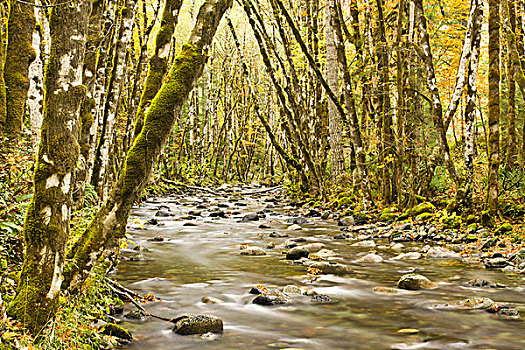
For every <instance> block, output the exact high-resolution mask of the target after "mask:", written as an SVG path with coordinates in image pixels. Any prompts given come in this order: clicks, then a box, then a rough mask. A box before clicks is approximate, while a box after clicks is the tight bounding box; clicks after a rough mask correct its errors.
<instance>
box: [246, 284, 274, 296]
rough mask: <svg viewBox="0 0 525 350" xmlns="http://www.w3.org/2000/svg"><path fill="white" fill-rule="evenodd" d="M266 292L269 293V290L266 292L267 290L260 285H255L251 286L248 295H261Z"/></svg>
mask: <svg viewBox="0 0 525 350" xmlns="http://www.w3.org/2000/svg"><path fill="white" fill-rule="evenodd" d="M268 292H269V290H268V288H266V286H264V285H262V284H257V285H255V286H253V287H252V288H251V289H250V291H249V292H248V293H250V294H263V293H268Z"/></svg>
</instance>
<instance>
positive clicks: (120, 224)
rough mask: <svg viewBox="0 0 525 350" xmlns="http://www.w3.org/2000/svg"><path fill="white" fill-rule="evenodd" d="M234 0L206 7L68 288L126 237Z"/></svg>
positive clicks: (77, 248)
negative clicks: (131, 216)
mask: <svg viewBox="0 0 525 350" xmlns="http://www.w3.org/2000/svg"><path fill="white" fill-rule="evenodd" d="M231 5H232V0H208V1H206V2H205V3H204V5H202V7H201V9H200V11H199V14H198V16H197V20H196V24H195V27H194V28H193V31H192V33H191V35H190V39H189V41H188V43H186V44H185V45H184V46H183V47H182V50H181V52H180V53H179V55H178V56H177V58H176V59H175V61H174V63H173V65H172V67H171V69H170V72H169V75H168V78H167V79H166V82H165V83H164V84H163V85H162V87H161V88H160V90H159V92H158V93H157V95H156V96H155V98H154V99H153V100H152V102H151V105H150V107H149V108H148V111H147V112H146V116H145V119H144V126H143V128H142V131H141V132H140V134H139V135H138V136H137V138H136V139H135V141H134V143H133V146H132V147H131V148H130V150H129V152H128V154H127V156H126V161H125V163H124V169H123V173H122V175H121V176H120V178H119V180H118V182H117V183H116V184H115V186H114V187H113V190H112V191H111V194H110V196H109V197H108V199H107V200H106V201H105V203H104V204H103V206H102V208H101V209H100V210H99V212H98V213H97V215H96V216H95V218H94V219H93V221H92V222H91V223H90V225H89V226H88V228H87V229H86V231H85V232H84V233H83V238H82V239H81V240H80V241H79V242H80V243H79V244H76V245H74V247H73V250H72V252H71V256H72V261H71V264H69V265H68V269H67V271H66V275H65V280H64V283H65V286H68V287H70V288H71V289H73V290H75V289H77V288H79V287H80V286H81V285H82V283H83V282H84V280H85V278H86V277H87V276H88V274H89V272H90V271H91V269H92V268H93V266H94V265H95V264H96V263H97V261H99V259H100V258H101V257H102V256H107V255H108V254H111V252H112V251H113V249H114V248H115V247H118V245H119V242H120V239H122V238H123V237H124V235H125V233H126V224H127V220H128V217H129V213H130V210H131V206H132V205H133V203H134V202H135V201H136V200H137V199H138V197H139V195H140V193H141V192H142V190H143V189H144V187H145V186H146V184H147V181H148V178H149V176H150V174H151V171H152V169H153V167H154V165H155V164H156V163H157V160H158V157H159V155H160V153H161V151H162V149H163V147H164V145H165V143H166V141H167V139H168V136H169V135H170V131H171V128H172V126H173V124H174V123H175V120H176V118H177V117H178V116H179V114H180V112H181V110H182V105H183V104H184V102H186V100H187V98H188V95H189V93H190V91H191V90H192V89H193V86H194V84H195V83H196V81H197V79H198V78H199V77H200V76H201V75H202V72H203V69H204V65H205V63H206V57H207V51H208V48H209V46H210V44H211V41H212V39H213V37H214V35H215V32H216V30H217V26H218V25H219V22H220V20H221V18H222V16H223V14H224V13H225V11H226V10H227V9H228V8H230V7H231Z"/></svg>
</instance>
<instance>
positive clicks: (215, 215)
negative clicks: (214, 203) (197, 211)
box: [210, 211, 226, 218]
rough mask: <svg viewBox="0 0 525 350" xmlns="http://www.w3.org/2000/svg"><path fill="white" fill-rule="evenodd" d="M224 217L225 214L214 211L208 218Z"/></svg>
mask: <svg viewBox="0 0 525 350" xmlns="http://www.w3.org/2000/svg"><path fill="white" fill-rule="evenodd" d="M225 216H226V213H225V212H223V211H214V212H212V213H210V218H223V217H225Z"/></svg>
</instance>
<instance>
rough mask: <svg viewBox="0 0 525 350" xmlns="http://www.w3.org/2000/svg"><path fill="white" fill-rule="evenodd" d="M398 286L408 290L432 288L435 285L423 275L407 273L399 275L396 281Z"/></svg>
mask: <svg viewBox="0 0 525 350" xmlns="http://www.w3.org/2000/svg"><path fill="white" fill-rule="evenodd" d="M397 286H398V288H401V289H408V290H419V289H433V288H436V285H435V284H434V283H432V282H430V280H429V279H428V278H426V277H425V276H423V275H416V274H412V273H411V274H407V275H403V276H401V278H400V279H399V281H398V282H397Z"/></svg>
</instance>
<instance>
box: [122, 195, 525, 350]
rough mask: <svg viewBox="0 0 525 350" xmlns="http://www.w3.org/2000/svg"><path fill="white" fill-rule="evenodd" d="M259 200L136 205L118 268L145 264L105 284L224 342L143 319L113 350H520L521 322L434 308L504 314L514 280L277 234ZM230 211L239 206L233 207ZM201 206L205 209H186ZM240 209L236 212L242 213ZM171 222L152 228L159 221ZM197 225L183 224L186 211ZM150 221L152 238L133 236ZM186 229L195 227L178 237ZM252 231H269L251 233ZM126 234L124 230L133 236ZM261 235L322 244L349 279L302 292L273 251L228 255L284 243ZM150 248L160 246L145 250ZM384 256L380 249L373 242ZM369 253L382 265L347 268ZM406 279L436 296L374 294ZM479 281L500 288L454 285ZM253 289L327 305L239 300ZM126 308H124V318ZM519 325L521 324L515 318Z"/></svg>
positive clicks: (323, 238)
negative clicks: (499, 305) (455, 305)
mask: <svg viewBox="0 0 525 350" xmlns="http://www.w3.org/2000/svg"><path fill="white" fill-rule="evenodd" d="M272 198H274V197H272V196H271V195H270V194H258V195H244V196H242V198H241V199H234V200H231V199H229V198H228V196H227V195H224V196H216V195H210V194H200V193H199V195H198V196H193V197H190V196H173V197H168V198H155V199H152V200H149V201H147V202H145V203H142V204H141V205H140V206H139V207H137V208H135V209H134V211H133V216H132V218H131V219H130V229H129V230H128V233H129V234H130V235H131V238H130V240H131V242H130V243H129V248H130V249H129V250H124V253H123V255H124V257H131V256H134V255H136V252H134V251H132V250H131V248H133V247H134V246H135V245H140V246H142V247H145V248H147V251H146V252H144V253H142V254H143V255H144V257H145V258H146V260H144V261H132V260H123V261H122V262H121V263H120V265H119V268H118V270H119V272H118V273H117V274H116V275H115V276H113V278H115V279H116V280H117V281H118V282H120V283H122V284H123V285H125V286H126V287H128V288H130V289H133V290H135V291H137V292H140V293H142V294H144V293H153V294H154V295H155V296H157V297H158V298H160V299H162V300H161V301H155V302H150V303H148V304H147V305H145V307H146V308H147V310H148V311H149V312H151V313H152V314H155V315H159V316H164V317H168V318H173V317H176V316H179V315H183V314H213V315H215V316H219V317H221V318H222V319H223V321H224V332H223V333H222V334H221V335H219V336H218V337H217V338H216V339H215V340H206V339H203V338H201V337H200V336H199V335H190V336H182V335H178V334H175V333H174V332H172V330H171V329H172V326H173V325H172V324H170V323H167V322H164V321H161V320H158V319H155V318H148V319H147V320H145V321H131V320H126V319H123V320H124V322H123V324H122V325H123V326H124V327H125V328H127V329H129V330H130V331H131V332H132V333H133V336H134V339H135V340H134V341H133V342H132V343H130V344H128V345H125V346H123V348H124V349H137V350H138V349H148V350H149V349H250V350H256V349H285V348H295V349H498V350H499V349H525V322H521V321H512V320H502V319H500V318H499V317H498V316H497V315H493V314H489V313H487V312H485V311H481V310H455V309H452V308H447V307H446V304H447V303H450V302H453V301H457V300H461V299H465V298H473V297H488V298H490V299H492V300H494V301H496V302H509V303H512V304H513V305H514V306H515V307H517V308H518V310H522V311H523V308H524V305H525V283H524V282H525V278H524V276H523V275H511V274H503V273H501V272H497V271H490V270H485V269H483V268H482V267H481V266H479V265H472V264H466V263H463V262H460V261H455V260H431V259H419V260H410V261H397V260H390V258H392V257H394V256H395V255H397V254H398V253H400V252H399V251H395V252H394V251H391V250H381V249H377V248H360V247H352V246H351V243H354V241H349V240H334V239H333V236H334V235H336V234H338V233H340V230H339V229H340V227H337V225H336V224H335V222H333V221H329V220H326V221H325V220H320V219H315V218H309V219H308V220H309V223H308V224H304V225H302V227H303V229H302V230H301V231H287V230H286V227H287V226H289V225H288V224H279V223H276V222H275V221H274V222H273V223H270V222H271V221H272V220H274V219H279V220H281V221H283V222H286V220H287V219H289V218H290V216H289V215H286V214H285V213H286V212H287V211H286V209H290V207H288V208H287V207H285V206H284V204H283V205H280V204H279V203H272V202H269V200H272ZM239 203H240V204H239ZM219 204H227V205H228V206H229V207H228V208H220V209H221V210H224V211H226V212H232V213H235V212H239V213H238V214H231V215H228V216H227V217H225V218H211V217H209V213H210V212H213V211H216V210H218V209H219V208H218V207H217V206H218V205H219ZM199 205H201V208H202V205H205V206H206V208H207V209H197V206H199ZM244 205H246V206H244ZM268 206H270V207H275V208H274V209H273V210H274V211H273V212H272V213H267V217H266V218H264V219H262V220H259V221H253V222H240V219H241V218H242V216H244V215H245V214H247V213H256V212H259V211H261V210H263V209H264V208H267V207H268ZM166 207H167V208H169V212H170V213H172V214H174V216H171V217H166V218H159V217H155V216H154V215H155V213H156V212H157V210H159V209H162V210H164V211H167V210H168V209H167V208H166ZM191 210H193V211H197V210H198V211H201V212H202V216H201V217H196V218H195V219H193V220H183V219H181V217H184V216H186V215H188V212H189V211H191ZM153 217H155V218H156V219H157V220H158V221H159V222H162V223H163V224H164V225H162V226H144V227H145V228H146V229H138V227H137V225H140V224H141V223H143V222H144V221H146V220H148V219H151V218H153ZM188 222H192V223H195V224H196V226H184V224H185V223H188ZM262 223H266V224H269V225H270V226H271V229H260V228H258V226H259V225H260V224H262ZM134 228H135V229H134ZM271 232H281V233H286V234H289V235H290V237H289V238H293V237H306V238H308V240H311V241H312V242H321V243H324V244H326V246H327V248H328V249H333V250H334V251H335V252H336V253H338V255H339V256H340V257H341V260H339V261H338V262H341V263H344V264H348V265H350V266H351V267H352V269H353V270H354V271H355V272H354V273H352V274H348V275H321V276H320V277H319V278H318V279H316V280H312V279H311V278H308V277H307V276H306V268H305V267H304V266H300V265H293V264H291V263H290V262H289V261H287V260H286V259H285V255H283V254H282V251H281V250H280V249H266V251H267V253H268V254H267V255H265V256H242V255H240V250H239V244H248V245H250V246H259V247H263V248H264V247H266V245H267V244H269V243H270V242H273V243H275V245H278V244H280V243H282V242H284V241H285V240H286V239H288V238H270V237H268V235H269V234H270V233H271ZM159 235H160V236H162V237H164V238H165V240H164V241H162V242H155V241H150V240H149V239H151V238H153V237H156V236H159ZM376 243H377V244H378V245H388V244H389V242H388V241H387V240H380V239H379V240H376ZM404 245H405V247H404V249H403V251H404V252H408V251H412V250H417V249H419V248H421V247H422V245H421V244H416V243H404ZM371 249H376V250H377V251H378V253H379V254H380V255H381V256H382V257H383V258H384V259H385V260H384V261H383V262H382V263H368V264H359V263H355V262H353V261H354V260H355V259H357V258H359V257H360V256H362V255H363V254H364V253H367V252H369V251H370V250H371ZM412 267H417V268H419V270H420V271H421V272H420V273H421V274H423V275H425V276H426V277H428V278H429V279H430V280H432V281H434V282H436V283H437V284H438V288H436V289H433V290H424V291H417V292H413V293H403V294H377V293H374V292H373V288H374V287H377V286H384V287H395V286H396V282H397V281H398V279H399V277H400V276H401V275H402V274H403V273H405V272H406V270H408V269H410V268H412ZM473 278H480V279H487V280H490V281H496V282H499V283H502V284H505V285H506V286H507V288H473V287H467V286H466V282H467V281H469V280H471V279H473ZM258 283H262V284H264V285H266V286H267V287H269V288H272V289H273V288H282V287H284V286H286V285H289V284H294V285H297V286H306V287H308V288H311V289H313V290H314V291H316V292H317V293H322V294H328V295H329V296H330V297H331V298H332V300H333V301H334V302H333V303H328V304H314V303H311V302H309V300H308V299H307V298H306V297H305V299H302V298H298V299H297V300H296V301H295V302H294V303H291V304H286V305H281V306H260V305H255V304H252V300H253V299H254V297H255V296H254V295H252V294H249V293H248V291H249V290H250V288H251V287H252V286H253V285H255V284H258ZM205 296H209V297H216V298H219V299H222V300H224V301H225V302H224V303H221V304H204V303H203V302H202V301H201V299H202V298H203V297H205ZM129 310H133V306H132V305H131V306H127V311H129ZM522 314H523V312H522ZM407 328H410V329H417V330H419V332H418V333H417V334H402V333H399V332H398V331H399V330H401V329H407Z"/></svg>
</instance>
